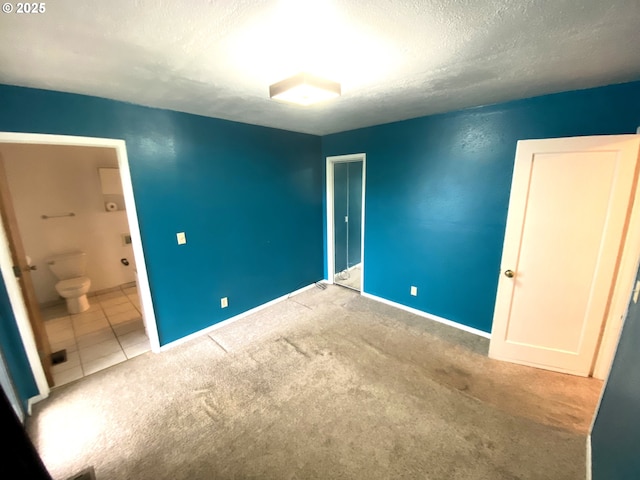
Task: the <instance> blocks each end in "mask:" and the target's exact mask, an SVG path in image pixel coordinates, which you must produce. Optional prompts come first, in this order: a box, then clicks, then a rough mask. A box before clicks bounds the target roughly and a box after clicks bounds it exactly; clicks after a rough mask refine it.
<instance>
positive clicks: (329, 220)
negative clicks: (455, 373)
mask: <svg viewBox="0 0 640 480" xmlns="http://www.w3.org/2000/svg"><path fill="white" fill-rule="evenodd" d="M366 157H367V156H366V154H364V153H356V154H352V155H337V156H332V157H327V164H326V179H327V193H326V199H327V204H326V208H327V210H326V216H325V218H326V223H325V229H326V234H327V235H326V252H327V257H326V272H327V278H326V281H327V283H329V284H333V283H334V279H335V275H336V271H335V270H336V259H335V229H334V221H335V218H334V217H335V214H334V212H335V210H334V207H335V203H334V193H335V192H334V179H335V165H336V164H337V163H348V162H362V219H361V232H362V234H361V236H360V258H361V264H362V282H361V288H360V293H363V292H364V291H365V284H364V278H365V277H364V268H365V261H364V260H365V256H364V255H365V252H364V238H365V198H366V183H367V182H366V179H367V158H366Z"/></svg>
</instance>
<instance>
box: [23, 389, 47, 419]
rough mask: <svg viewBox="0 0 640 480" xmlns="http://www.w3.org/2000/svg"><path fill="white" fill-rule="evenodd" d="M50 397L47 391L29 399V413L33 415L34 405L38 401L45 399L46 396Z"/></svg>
mask: <svg viewBox="0 0 640 480" xmlns="http://www.w3.org/2000/svg"><path fill="white" fill-rule="evenodd" d="M47 397H49V394H48V392H47V394H46V395H42V394H40V395H36V396H35V397H31V398H30V399H29V400H27V415H28V416H31V411H32V407H33V406H34V405H35V404H36V403H38V402H41V401H42V400H44V399H45V398H47Z"/></svg>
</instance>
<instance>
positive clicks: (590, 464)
mask: <svg viewBox="0 0 640 480" xmlns="http://www.w3.org/2000/svg"><path fill="white" fill-rule="evenodd" d="M592 465H593V464H592V460H591V434H589V435H587V480H591V479H592V476H591V475H592V472H591V466H592Z"/></svg>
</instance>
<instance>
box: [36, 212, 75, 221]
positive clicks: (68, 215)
mask: <svg viewBox="0 0 640 480" xmlns="http://www.w3.org/2000/svg"><path fill="white" fill-rule="evenodd" d="M75 216H76V214H75V213H73V212H69V213H63V214H61V215H42V217H41V218H42V219H43V220H48V219H50V218H60V217H75Z"/></svg>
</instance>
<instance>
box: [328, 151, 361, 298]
mask: <svg viewBox="0 0 640 480" xmlns="http://www.w3.org/2000/svg"><path fill="white" fill-rule="evenodd" d="M365 162H366V157H365V154H356V155H341V156H336V157H327V169H326V172H327V272H328V280H329V282H330V283H335V284H337V285H341V286H343V287H346V288H350V289H353V290H357V291H360V292H361V291H363V280H364V261H363V260H364V200H365V170H366V169H365Z"/></svg>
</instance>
